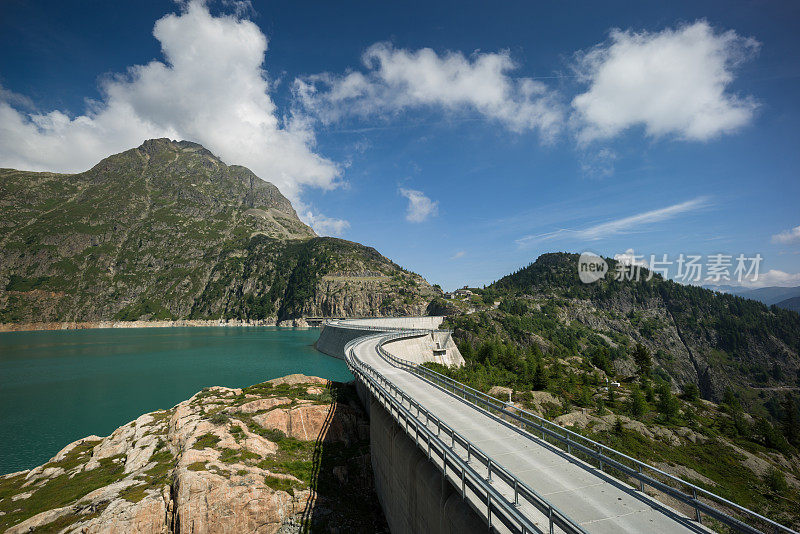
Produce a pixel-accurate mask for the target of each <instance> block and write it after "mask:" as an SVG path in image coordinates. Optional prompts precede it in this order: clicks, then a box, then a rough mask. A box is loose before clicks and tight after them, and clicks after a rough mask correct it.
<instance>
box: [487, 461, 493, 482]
mask: <svg viewBox="0 0 800 534" xmlns="http://www.w3.org/2000/svg"><path fill="white" fill-rule="evenodd" d="M487 468H488V471H489V477H488V478H487V480H488V481H489V482H491V481H492V461H491V460H489V463H488V464H487Z"/></svg>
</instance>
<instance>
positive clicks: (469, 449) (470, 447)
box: [467, 441, 472, 463]
mask: <svg viewBox="0 0 800 534" xmlns="http://www.w3.org/2000/svg"><path fill="white" fill-rule="evenodd" d="M470 460H472V443H470V442H469V441H468V442H467V463H469V462H470Z"/></svg>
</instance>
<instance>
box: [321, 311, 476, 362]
mask: <svg viewBox="0 0 800 534" xmlns="http://www.w3.org/2000/svg"><path fill="white" fill-rule="evenodd" d="M443 320H444V317H386V318H370V319H350V320H348V321H347V323H342V324H337V323H335V322H334V323H326V324H325V325H323V327H322V332H320V334H319V339H317V342H316V344H315V347H316V348H317V350H318V351H320V352H322V353H325V354H327V355H328V356H333V357H334V358H344V346H345V345H346V344H347V343H349V342H350V341H352V340H354V339H356V338H359V337H361V336H366V335H369V334H373V333H375V330H374V329H375V328H386V329H387V330H391V329H394V328H412V329H436V328H439V325H441V324H442V321H443ZM361 326H363V327H364V328H363V329H362V328H359V327H361ZM384 348H385V349H386V350H387V351H388V352H389V353H390V354H392V355H393V356H397V357H398V358H402V359H404V360H408V361H411V362H414V363H425V362H436V363H441V364H443V365H451V366H452V365H455V366H461V365H464V357H463V356H461V352H459V350H458V347H457V346H456V344H455V342H454V341H453V339H452V336H450V335H449V333H447V332H433V333H430V334H427V335H420V336H419V337H414V338H410V339H399V340H396V341H391V342H389V343H387V344H386V345H384Z"/></svg>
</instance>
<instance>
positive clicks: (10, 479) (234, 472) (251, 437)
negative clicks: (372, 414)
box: [0, 375, 385, 534]
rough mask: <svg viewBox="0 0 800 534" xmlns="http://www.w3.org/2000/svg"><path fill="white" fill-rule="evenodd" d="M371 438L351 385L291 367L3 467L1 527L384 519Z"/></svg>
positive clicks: (224, 526) (270, 524)
mask: <svg viewBox="0 0 800 534" xmlns="http://www.w3.org/2000/svg"><path fill="white" fill-rule="evenodd" d="M368 438H369V426H368V423H367V421H366V419H365V416H364V413H363V412H362V410H361V409H360V407H359V405H358V403H357V402H355V392H354V390H353V389H352V386H346V385H342V384H335V383H329V382H328V381H326V380H324V379H320V378H317V377H308V376H304V375H291V376H288V377H284V378H281V379H276V380H273V381H270V382H266V383H263V384H258V385H255V386H250V387H248V388H244V389H229V388H223V387H213V388H208V389H205V390H203V391H201V392H199V393H197V394H196V395H194V396H193V397H192V398H191V399H189V400H187V401H184V402H182V403H180V404H178V405H177V406H175V407H174V408H172V409H170V410H163V411H159V412H153V413H150V414H145V415H142V416H141V417H139V418H138V419H136V420H135V421H132V422H131V423H129V424H127V425H125V426H122V427H120V428H118V429H117V430H115V431H114V432H113V433H112V434H111V435H110V436H108V437H105V438H100V437H97V436H89V437H87V438H84V439H81V440H78V441H76V442H74V443H71V444H69V445H67V446H66V447H65V448H64V449H63V450H62V451H60V452H59V453H58V454H57V455H56V456H54V457H53V458H52V459H51V460H50V462H48V463H47V464H45V465H43V466H39V467H37V468H35V469H31V470H30V471H23V472H21V473H14V474H10V475H5V476H3V477H0V495H2V496H3V498H2V499H0V512H1V514H0V530H3V529H7V530H6V532H9V533H11V534H17V533H23V532H29V531H31V530H38V529H41V530H46V531H58V532H68V533H100V532H103V533H107V532H111V533H128V532H146V533H172V532H243V533H244V532H259V533H261V532H264V533H272V532H278V531H279V530H280V531H281V532H295V531H299V525H300V524H302V523H305V524H311V525H318V526H321V528H330V529H339V531H341V532H346V531H355V530H357V531H381V530H382V529H384V528H385V523H384V520H383V516H382V513H381V511H380V507H379V505H378V503H377V500H376V497H375V494H374V491H373V489H372V473H371V470H370V467H369V466H370V461H369V453H368ZM343 495H346V496H347V497H342V496H343Z"/></svg>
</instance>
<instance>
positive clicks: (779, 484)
mask: <svg viewBox="0 0 800 534" xmlns="http://www.w3.org/2000/svg"><path fill="white" fill-rule="evenodd" d="M764 482H766V483H767V486H768V487H769V489H771V490H772V491H774V492H775V493H785V492H787V491H789V484H788V483H787V482H786V477H785V476H783V473H781V472H780V471H778V470H777V469H775V468H774V467H772V468H770V470H769V471H768V472H767V474H766V476H765V477H764Z"/></svg>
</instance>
